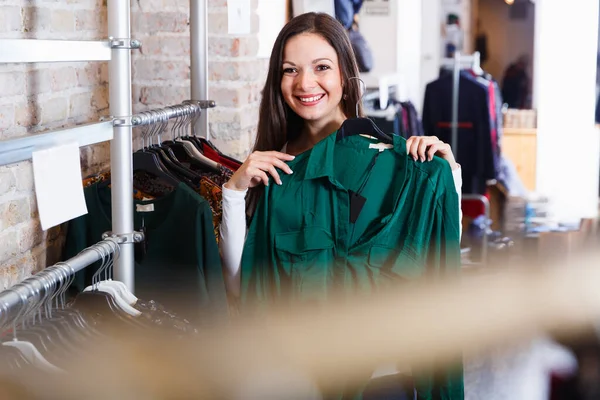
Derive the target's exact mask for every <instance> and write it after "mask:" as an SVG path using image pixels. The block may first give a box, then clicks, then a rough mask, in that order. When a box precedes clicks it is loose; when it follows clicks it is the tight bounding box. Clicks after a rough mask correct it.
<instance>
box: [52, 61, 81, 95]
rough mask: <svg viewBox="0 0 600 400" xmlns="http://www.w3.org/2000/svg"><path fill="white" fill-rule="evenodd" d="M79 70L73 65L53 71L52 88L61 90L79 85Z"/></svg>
mask: <svg viewBox="0 0 600 400" xmlns="http://www.w3.org/2000/svg"><path fill="white" fill-rule="evenodd" d="M77 80H78V79H77V71H76V70H75V68H73V67H67V68H60V69H55V70H53V71H52V90H53V91H59V90H65V89H71V88H74V87H76V86H77Z"/></svg>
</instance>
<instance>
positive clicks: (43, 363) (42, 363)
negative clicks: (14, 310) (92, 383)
mask: <svg viewBox="0 0 600 400" xmlns="http://www.w3.org/2000/svg"><path fill="white" fill-rule="evenodd" d="M7 290H12V291H14V292H15V293H17V294H18V295H19V297H20V298H21V302H22V304H21V308H20V309H19V313H18V314H17V316H16V317H15V319H14V323H13V339H12V340H10V341H8V342H3V343H2V345H3V346H7V347H14V348H16V349H17V350H19V351H20V352H21V354H23V357H25V359H26V360H27V361H29V362H30V363H31V364H32V365H34V366H36V367H38V368H40V369H42V370H43V371H46V372H54V373H66V372H65V371H63V370H62V369H60V368H58V367H57V366H55V365H53V364H51V363H50V362H49V361H48V360H46V358H45V357H44V356H43V355H42V353H40V351H39V350H38V349H37V348H36V347H35V346H34V345H33V343H30V342H26V341H23V340H19V339H17V321H18V320H19V319H21V317H23V316H24V315H26V310H27V309H29V310H31V309H32V307H34V306H35V305H36V303H35V302H29V303H28V301H27V297H26V296H25V295H23V294H22V293H20V292H18V291H16V290H14V289H7ZM28 304H29V307H28ZM2 305H3V311H4V315H8V307H6V308H5V307H4V306H5V304H4V303H3V304H2Z"/></svg>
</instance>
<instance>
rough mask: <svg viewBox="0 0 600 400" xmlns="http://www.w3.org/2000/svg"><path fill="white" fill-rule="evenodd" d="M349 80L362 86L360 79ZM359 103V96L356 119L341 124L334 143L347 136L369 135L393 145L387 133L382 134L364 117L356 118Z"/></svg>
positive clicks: (349, 119)
mask: <svg viewBox="0 0 600 400" xmlns="http://www.w3.org/2000/svg"><path fill="white" fill-rule="evenodd" d="M350 79H358V80H359V81H360V82H362V83H363V85H364V82H363V81H362V79H360V78H356V77H353V78H350ZM350 79H349V80H350ZM361 101H362V95H361V96H360V99H358V102H357V103H356V117H355V118H348V119H346V120H345V121H344V123H343V124H342V126H341V127H340V129H338V132H337V135H336V141H339V140H341V139H343V138H345V137H349V136H355V135H369V136H372V137H374V138H376V139H378V140H380V141H382V142H384V143H388V144H391V143H393V141H394V139H393V138H392V136H390V135H388V134H387V133H384V132H383V131H382V130H381V129H379V128H378V127H377V125H375V123H374V122H373V121H371V120H370V119H369V118H364V117H363V118H361V117H359V116H358V105H359V104H360V102H361Z"/></svg>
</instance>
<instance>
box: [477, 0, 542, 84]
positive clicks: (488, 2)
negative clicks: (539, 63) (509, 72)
mask: <svg viewBox="0 0 600 400" xmlns="http://www.w3.org/2000/svg"><path fill="white" fill-rule="evenodd" d="M529 7H530V8H529V10H528V14H527V19H523V20H513V19H510V18H509V13H510V6H509V5H507V4H506V3H505V2H504V1H501V0H479V10H478V16H479V19H480V21H481V31H482V32H485V33H486V34H487V40H488V60H487V61H486V62H485V64H484V68H485V70H486V71H487V72H489V73H490V74H492V76H493V77H494V78H496V79H497V80H498V81H500V80H501V79H502V75H503V73H504V70H505V69H506V67H508V66H509V65H510V64H511V63H513V62H514V61H515V60H516V59H517V58H518V57H519V56H520V55H522V54H528V55H529V57H530V60H531V61H533V42H534V27H535V12H534V11H535V7H534V5H533V4H531V5H530V6H529ZM532 72H533V71H532V68H530V70H529V76H530V78H531V77H532Z"/></svg>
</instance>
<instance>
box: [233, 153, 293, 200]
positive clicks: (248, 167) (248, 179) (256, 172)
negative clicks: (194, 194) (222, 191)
mask: <svg viewBox="0 0 600 400" xmlns="http://www.w3.org/2000/svg"><path fill="white" fill-rule="evenodd" d="M293 159H294V156H291V155H289V154H285V153H280V152H278V151H255V152H254V153H252V154H250V155H249V156H248V158H247V159H246V161H244V163H243V164H242V165H241V166H240V168H238V170H237V171H236V172H235V173H234V174H233V175H232V176H231V178H229V181H227V183H225V187H226V188H228V189H233V190H239V191H244V190H246V189H248V188H252V187H255V186H257V185H258V184H260V183H261V182H262V183H264V184H265V185H268V184H269V177H268V175H267V172H268V173H269V174H271V176H272V177H273V179H275V182H277V184H278V185H281V178H280V177H279V174H278V173H277V171H276V170H275V168H279V169H280V170H282V171H284V172H285V173H287V174H291V173H292V170H291V168H290V167H289V166H288V165H287V164H286V163H285V161H291V160H293Z"/></svg>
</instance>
